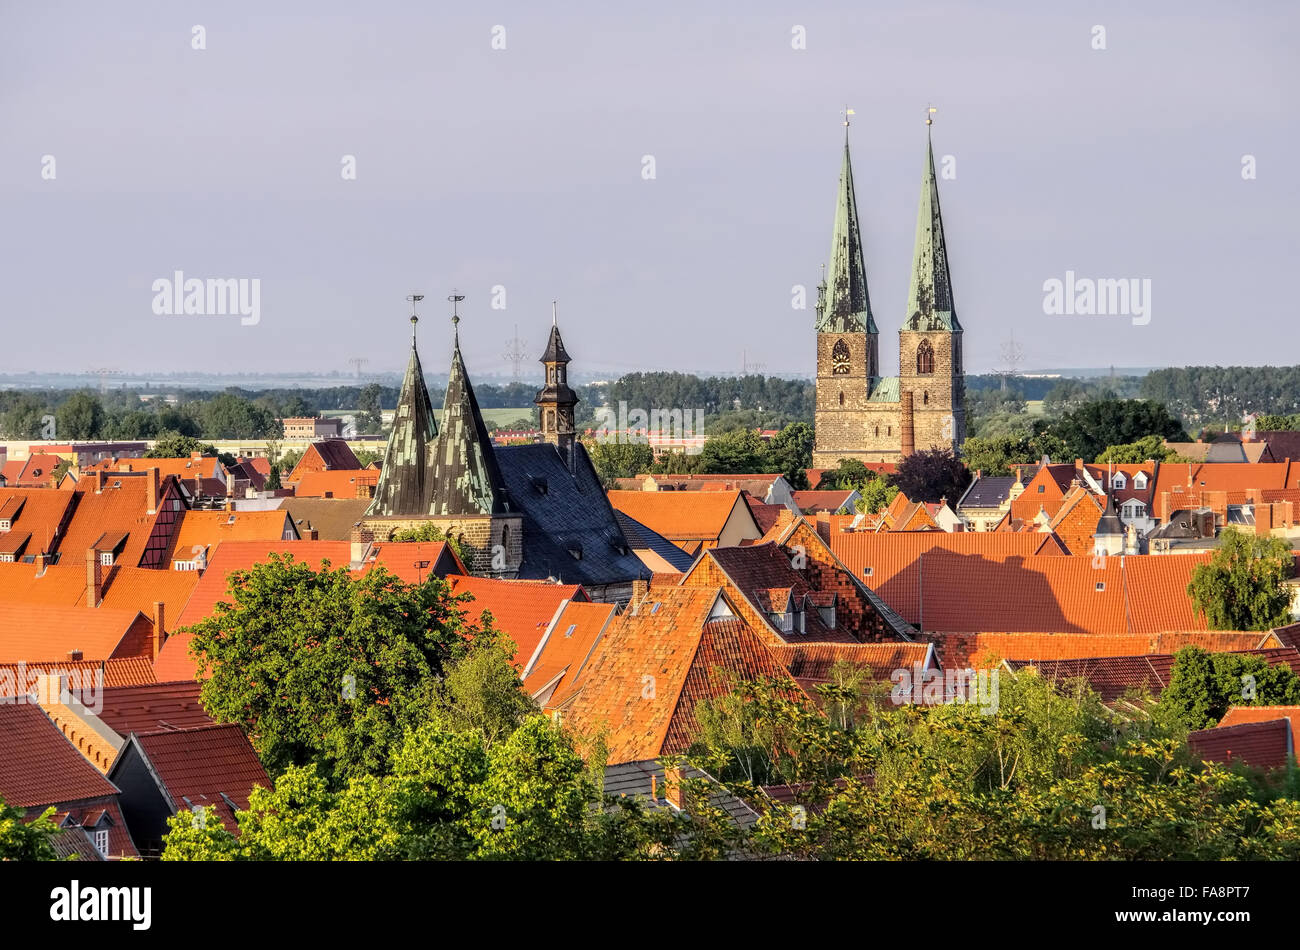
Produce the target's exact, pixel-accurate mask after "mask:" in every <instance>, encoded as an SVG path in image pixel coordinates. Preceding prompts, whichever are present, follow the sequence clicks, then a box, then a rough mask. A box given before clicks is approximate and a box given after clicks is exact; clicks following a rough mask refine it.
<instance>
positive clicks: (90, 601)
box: [86, 548, 104, 607]
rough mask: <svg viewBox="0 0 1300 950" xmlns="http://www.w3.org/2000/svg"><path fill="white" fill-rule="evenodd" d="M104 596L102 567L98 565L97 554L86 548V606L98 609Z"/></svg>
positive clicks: (92, 549)
mask: <svg viewBox="0 0 1300 950" xmlns="http://www.w3.org/2000/svg"><path fill="white" fill-rule="evenodd" d="M103 596H104V565H102V564H100V563H99V552H98V551H96V550H95V549H94V548H86V606H87V607H98V606H99V602H100V600H102V599H103Z"/></svg>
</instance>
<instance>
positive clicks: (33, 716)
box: [0, 702, 118, 808]
mask: <svg viewBox="0 0 1300 950" xmlns="http://www.w3.org/2000/svg"><path fill="white" fill-rule="evenodd" d="M117 792H118V790H117V786H116V785H114V784H113V783H112V782H110V781H109V780H108V779H106V778H105V777H104V776H103V775H101V774H100V772H99V770H98V769H96V768H95V767H94V766H93V765H91V764H90V763H89V762H88V761H87V760H86V759H85V758H84V757H83V756H82V755H81V753H80V752H78V751H77V750H76V749H75V748H74V747H73V745H72V743H71V742H69V741H68V739H67V737H65V736H64V735H63V733H62V732H60V731H59V728H58V726H56V725H55V724H54V723H53V722H52V721H50V719H49V717H48V716H46V715H45V713H44V712H42V710H41V707H40V706H37V705H36V704H35V703H13V702H10V703H0V799H3V800H4V801H5V803H6V804H8V805H11V806H13V807H15V808H31V807H33V806H39V805H57V804H62V803H65V802H75V801H81V800H84V799H89V798H104V797H107V796H112V795H116V794H117Z"/></svg>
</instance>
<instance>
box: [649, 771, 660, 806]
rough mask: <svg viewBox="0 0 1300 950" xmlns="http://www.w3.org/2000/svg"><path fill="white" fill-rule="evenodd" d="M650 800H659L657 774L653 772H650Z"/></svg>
mask: <svg viewBox="0 0 1300 950" xmlns="http://www.w3.org/2000/svg"><path fill="white" fill-rule="evenodd" d="M650 800H651V801H653V802H657V801H659V776H658V775H655V774H654V773H653V772H651V773H650Z"/></svg>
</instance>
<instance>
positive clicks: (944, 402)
mask: <svg viewBox="0 0 1300 950" xmlns="http://www.w3.org/2000/svg"><path fill="white" fill-rule="evenodd" d="M932 122H933V120H932V119H930V118H929V117H928V116H927V118H926V148H925V167H924V170H923V171H922V174H921V201H920V206H919V208H918V210H917V215H916V243H915V248H914V250H913V254H912V281H911V285H910V287H909V289H908V294H907V316H906V317H905V318H904V320H903V326H902V328H901V329H900V330H899V331H898V369H899V391H900V396H902V394H906V393H911V394H912V396H911V403H912V413H913V420H914V421H913V429H914V433H915V446H916V449H917V450H918V451H924V450H926V449H936V448H945V449H952V450H953V451H954V452H960V451H961V445H962V443H963V442H964V441H965V440H966V393H965V382H964V377H963V372H964V371H963V368H962V353H961V338H962V328H961V324H960V323H959V322H958V321H957V311H956V308H955V307H954V306H953V299H952V280H951V277H950V276H949V273H948V250H947V246H946V245H945V243H944V238H943V217H942V215H941V214H940V212H939V185H938V182H937V181H936V179H935V174H934V146H933V145H932V144H931V142H930V134H929V127H930V125H931V123H932ZM903 398H904V400H905V399H906V397H905V396H903Z"/></svg>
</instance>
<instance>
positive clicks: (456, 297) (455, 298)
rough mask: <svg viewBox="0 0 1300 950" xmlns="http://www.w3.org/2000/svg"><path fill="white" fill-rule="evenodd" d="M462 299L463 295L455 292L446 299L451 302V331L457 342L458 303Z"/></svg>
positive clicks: (458, 328)
mask: <svg viewBox="0 0 1300 950" xmlns="http://www.w3.org/2000/svg"><path fill="white" fill-rule="evenodd" d="M464 299H465V295H464V294H462V293H457V292H456V291H455V290H453V291H452V292H451V295H450V296H449V297H448V298H447V300H448V301H450V302H451V329H452V332H453V333H454V334H455V335H456V339H457V340H459V339H460V302H461V301H462V300H464Z"/></svg>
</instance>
